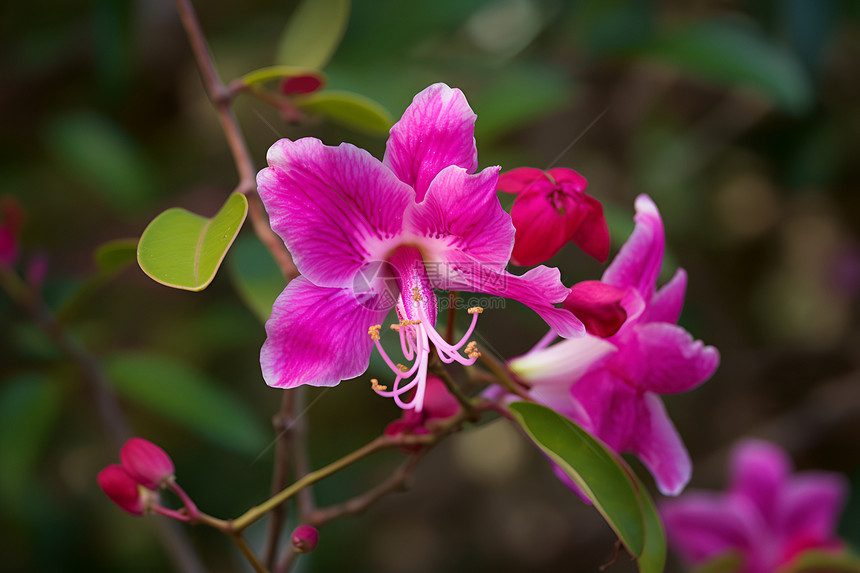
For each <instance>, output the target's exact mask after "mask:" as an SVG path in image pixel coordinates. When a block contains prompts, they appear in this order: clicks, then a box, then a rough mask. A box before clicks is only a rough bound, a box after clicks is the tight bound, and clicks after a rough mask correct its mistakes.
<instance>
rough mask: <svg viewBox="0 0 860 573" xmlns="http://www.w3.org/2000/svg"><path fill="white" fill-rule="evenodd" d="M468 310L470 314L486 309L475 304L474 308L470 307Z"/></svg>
mask: <svg viewBox="0 0 860 573" xmlns="http://www.w3.org/2000/svg"><path fill="white" fill-rule="evenodd" d="M466 312H468V313H469V314H481V313H482V312H484V309H483V308H481V307H480V306H473V307H472V308H470V309H469V310H467V311H466Z"/></svg>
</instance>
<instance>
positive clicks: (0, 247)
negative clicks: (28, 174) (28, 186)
mask: <svg viewBox="0 0 860 573" xmlns="http://www.w3.org/2000/svg"><path fill="white" fill-rule="evenodd" d="M23 224H24V210H23V209H22V208H21V205H20V204H19V203H18V201H17V200H16V199H15V198H14V197H11V196H4V197H2V198H0V267H5V268H10V267H12V266H13V265H14V264H15V261H16V260H17V259H18V247H19V245H18V239H19V234H20V232H21V227H22V226H23Z"/></svg>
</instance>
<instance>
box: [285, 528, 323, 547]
mask: <svg viewBox="0 0 860 573" xmlns="http://www.w3.org/2000/svg"><path fill="white" fill-rule="evenodd" d="M319 539H320V534H319V531H317V530H316V529H315V528H313V527H311V526H310V525H300V526H298V527H297V528H295V529H294V530H293V534H292V535H290V540H291V541H292V543H293V550H294V551H295V552H296V553H309V552H311V551H313V550H314V549H315V548H316V546H317V542H318V541H319Z"/></svg>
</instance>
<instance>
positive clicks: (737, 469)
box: [729, 440, 792, 530]
mask: <svg viewBox="0 0 860 573" xmlns="http://www.w3.org/2000/svg"><path fill="white" fill-rule="evenodd" d="M730 467H731V478H730V485H729V491H730V492H731V493H732V494H733V495H736V496H739V497H743V498H746V499H748V500H749V501H750V502H751V503H753V504H754V505H755V506H756V507H757V508H758V510H759V513H761V515H762V518H763V519H764V521H765V522H766V523H767V526H768V527H769V528H770V529H771V530H773V529H774V528H775V527H776V526H777V521H778V520H777V513H778V512H779V504H780V497H781V496H782V492H783V491H784V489H785V488H786V486H787V484H788V480H789V474H790V473H791V468H792V463H791V460H790V459H789V458H788V456H787V455H786V453H785V452H784V451H782V450H781V449H780V448H778V447H777V446H775V445H774V444H771V443H769V442H765V441H762V440H746V441H744V442H742V443H741V444H739V445H738V446H737V447H735V449H734V450H733V452H732V459H731V462H730Z"/></svg>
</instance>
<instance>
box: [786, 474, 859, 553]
mask: <svg viewBox="0 0 860 573" xmlns="http://www.w3.org/2000/svg"><path fill="white" fill-rule="evenodd" d="M782 494H783V495H782V497H781V499H780V504H779V506H778V507H777V508H775V509H776V511H777V512H778V524H779V525H778V531H779V533H780V534H781V536H782V538H783V540H784V541H785V542H793V543H795V544H796V543H798V541H801V540H802V541H803V542H804V543H805V544H806V545H807V546H827V545H829V544H831V543H832V542H834V541H836V540H837V538H836V524H837V523H838V521H839V514H840V513H841V512H842V509H843V508H844V507H845V501H846V499H847V497H848V480H847V479H846V478H845V476H843V475H841V474H837V473H828V472H800V473H798V474H796V475H794V476H793V477H792V479H791V483H789V484H788V486H787V487H786V488H785V489H784V490H783V492H782Z"/></svg>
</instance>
